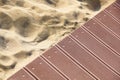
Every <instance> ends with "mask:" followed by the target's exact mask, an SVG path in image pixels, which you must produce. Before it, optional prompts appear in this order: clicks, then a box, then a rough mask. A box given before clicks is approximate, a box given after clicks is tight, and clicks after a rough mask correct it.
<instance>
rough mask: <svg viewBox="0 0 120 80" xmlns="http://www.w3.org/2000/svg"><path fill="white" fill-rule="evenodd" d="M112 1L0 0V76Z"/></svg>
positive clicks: (73, 28) (75, 27)
mask: <svg viewBox="0 0 120 80" xmlns="http://www.w3.org/2000/svg"><path fill="white" fill-rule="evenodd" d="M114 1H115V0H100V1H99V0H91V1H90V0H0V80H6V79H7V78H8V77H10V76H11V75H12V74H14V73H15V72H17V71H18V70H20V69H21V68H22V67H24V66H25V65H27V64H28V63H30V62H31V61H32V60H34V59H35V58H36V57H37V56H39V55H41V54H42V53H43V52H45V51H46V50H48V49H50V47H52V46H53V45H55V44H56V43H57V42H59V41H60V40H62V39H63V38H64V37H66V36H68V35H69V33H71V32H72V31H74V30H75V29H77V28H78V27H80V26H81V25H83V24H84V23H85V22H87V21H88V20H89V19H91V18H92V17H94V16H95V15H96V14H98V13H99V12H100V11H101V10H103V9H105V8H106V7H107V6H109V5H110V4H111V3H113V2H114ZM93 2H94V4H93Z"/></svg>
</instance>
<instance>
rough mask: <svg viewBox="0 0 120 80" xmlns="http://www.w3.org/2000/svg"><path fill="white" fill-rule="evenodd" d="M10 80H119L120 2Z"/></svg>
mask: <svg viewBox="0 0 120 80" xmlns="http://www.w3.org/2000/svg"><path fill="white" fill-rule="evenodd" d="M8 80H120V0H117V1H116V3H113V4H112V5H111V6H109V7H108V8H106V9H105V10H104V11H102V12H101V13H99V14H98V15H97V16H95V17H94V18H93V19H91V20H89V21H88V22H87V23H86V24H84V25H83V26H82V27H80V28H79V29H77V30H75V31H74V32H73V33H71V34H70V35H69V36H68V37H66V38H65V39H63V40H62V41H61V42H59V43H58V44H56V45H55V46H53V47H52V48H51V49H49V50H48V51H46V52H45V53H44V54H43V55H41V56H39V57H38V58H37V59H35V60H34V61H33V62H31V63H30V64H28V65H27V66H26V67H24V68H23V69H21V70H20V71H18V72H17V73H16V74H14V75H13V76H11V77H10V78H9V79H8Z"/></svg>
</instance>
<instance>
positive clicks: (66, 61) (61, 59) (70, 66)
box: [43, 47, 95, 80]
mask: <svg viewBox="0 0 120 80" xmlns="http://www.w3.org/2000/svg"><path fill="white" fill-rule="evenodd" d="M43 56H45V57H46V58H47V59H48V60H49V61H50V62H51V63H52V64H53V65H55V66H56V67H57V68H58V69H59V70H61V71H62V72H63V73H64V74H66V76H68V77H69V79H70V80H79V79H81V80H95V79H94V78H92V77H91V76H90V75H88V74H87V73H86V72H85V71H84V70H83V69H82V68H81V67H78V66H77V65H76V64H75V63H74V62H73V61H71V60H70V58H68V57H67V56H65V55H64V54H63V53H61V52H60V51H59V50H58V49H57V48H56V47H53V48H52V49H50V50H48V51H47V52H46V53H44V54H43Z"/></svg>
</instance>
